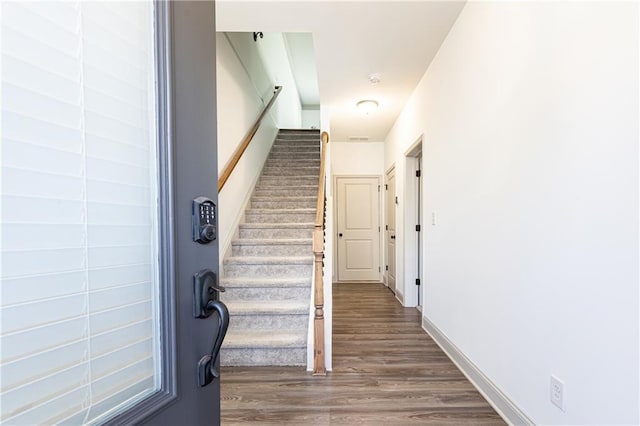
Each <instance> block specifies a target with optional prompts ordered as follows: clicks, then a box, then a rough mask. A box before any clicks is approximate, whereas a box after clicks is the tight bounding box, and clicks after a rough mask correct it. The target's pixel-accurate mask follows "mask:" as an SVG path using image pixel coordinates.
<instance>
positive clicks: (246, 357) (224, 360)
mask: <svg viewBox="0 0 640 426" xmlns="http://www.w3.org/2000/svg"><path fill="white" fill-rule="evenodd" d="M306 360H307V348H296V349H266V348H256V349H232V348H223V349H222V351H221V352H220V365H223V366H239V367H240V366H253V365H307V361H306ZM223 374H224V372H223Z"/></svg>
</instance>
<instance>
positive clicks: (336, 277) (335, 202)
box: [332, 175, 383, 283]
mask: <svg viewBox="0 0 640 426" xmlns="http://www.w3.org/2000/svg"><path fill="white" fill-rule="evenodd" d="M345 178H346V179H349V178H351V179H360V178H376V179H377V180H378V229H379V232H378V267H379V272H378V281H377V282H383V278H382V277H383V270H382V264H383V252H382V250H383V239H382V237H381V234H382V212H381V200H382V184H381V176H380V175H333V178H332V180H333V188H334V190H333V194H332V195H333V218H334V220H333V226H334V231H335V232H337V229H338V225H339V223H338V209H339V206H338V198H337V193H338V179H345ZM339 262H340V258H339V253H338V236H337V234H334V237H333V265H334V268H333V271H334V277H333V281H335V282H338V283H340V282H349V281H341V280H340V276H339V274H338V270H339V269H340V264H339ZM368 282H370V281H368Z"/></svg>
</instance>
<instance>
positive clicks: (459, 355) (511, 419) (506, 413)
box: [422, 317, 535, 425]
mask: <svg viewBox="0 0 640 426" xmlns="http://www.w3.org/2000/svg"><path fill="white" fill-rule="evenodd" d="M422 329H423V330H424V331H426V332H427V334H428V335H429V336H431V338H432V339H433V340H434V341H435V342H436V343H437V344H438V346H440V349H442V350H443V351H444V353H446V354H447V356H448V357H449V358H450V359H451V361H453V363H454V364H455V365H456V366H457V367H458V368H459V369H460V371H461V372H462V374H464V375H465V376H466V378H467V379H469V381H470V382H471V384H472V385H473V386H475V388H476V389H477V390H478V392H480V393H481V394H482V396H484V398H485V399H486V400H487V402H488V403H489V404H491V406H492V407H493V408H494V409H495V410H496V411H497V412H498V414H499V415H500V417H502V418H503V419H504V421H506V422H507V423H509V424H510V425H535V423H534V422H533V420H531V419H530V418H529V417H527V415H526V414H525V413H523V412H522V410H520V409H519V408H518V407H517V406H516V404H514V403H513V401H511V400H510V399H509V398H508V397H507V396H506V395H505V394H504V393H503V392H502V391H501V390H500V389H499V388H498V387H497V386H496V385H495V384H494V383H493V382H492V381H491V380H490V379H489V378H488V377H487V376H486V375H485V374H484V373H483V372H482V370H480V369H479V368H478V367H477V366H476V365H475V364H474V363H473V361H471V360H470V359H469V358H467V356H466V355H465V354H464V353H463V352H462V351H461V350H460V349H458V347H457V346H456V345H455V344H454V343H453V342H452V341H451V340H449V338H448V337H447V336H446V335H445V334H444V333H443V332H442V331H440V329H439V328H438V327H436V326H435V325H434V324H433V323H432V322H431V321H429V320H428V319H427V318H425V317H423V318H422Z"/></svg>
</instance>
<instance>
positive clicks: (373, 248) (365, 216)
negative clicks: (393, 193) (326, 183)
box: [336, 177, 380, 281]
mask: <svg viewBox="0 0 640 426" xmlns="http://www.w3.org/2000/svg"><path fill="white" fill-rule="evenodd" d="M336 186H337V213H338V220H337V227H336V228H337V232H338V280H339V281H377V280H379V279H380V219H379V218H380V211H379V210H380V206H379V199H378V198H379V197H378V191H379V180H378V178H377V177H338V178H337V180H336Z"/></svg>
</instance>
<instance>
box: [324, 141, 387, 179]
mask: <svg viewBox="0 0 640 426" xmlns="http://www.w3.org/2000/svg"><path fill="white" fill-rule="evenodd" d="M384 148H385V144H384V142H340V141H336V142H333V141H332V142H331V172H332V173H333V174H334V175H376V176H382V175H383V174H384Z"/></svg>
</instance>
